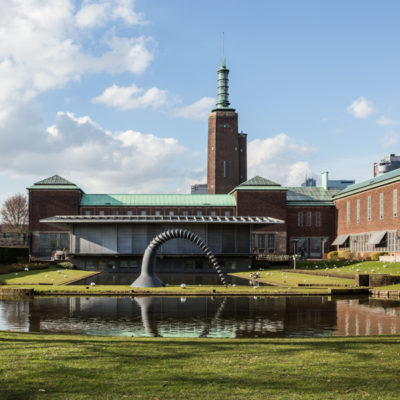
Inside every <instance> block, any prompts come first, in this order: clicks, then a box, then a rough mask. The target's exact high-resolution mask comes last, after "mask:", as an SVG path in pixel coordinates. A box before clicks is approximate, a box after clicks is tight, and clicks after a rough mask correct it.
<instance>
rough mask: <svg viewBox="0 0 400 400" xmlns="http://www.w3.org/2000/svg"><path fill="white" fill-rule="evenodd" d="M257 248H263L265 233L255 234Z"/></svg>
mask: <svg viewBox="0 0 400 400" xmlns="http://www.w3.org/2000/svg"><path fill="white" fill-rule="evenodd" d="M257 248H258V249H264V248H265V235H257Z"/></svg>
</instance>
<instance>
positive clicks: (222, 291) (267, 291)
mask: <svg viewBox="0 0 400 400" xmlns="http://www.w3.org/2000/svg"><path fill="white" fill-rule="evenodd" d="M7 287H18V288H24V289H34V293H35V294H36V295H52V294H54V295H57V294H59V295H63V294H64V295H90V294H97V295H112V294H121V295H133V294H144V295H148V294H152V295H159V296H161V295H167V296H168V295H175V296H193V295H216V296H218V295H221V296H237V295H243V296H245V295H247V296H249V295H250V296H257V295H278V294H285V295H286V294H287V295H290V294H299V295H326V294H329V289H328V288H326V287H323V288H320V287H312V288H306V287H293V288H290V287H280V286H260V287H258V288H257V289H254V288H253V287H249V286H234V287H232V286H229V287H227V288H226V287H224V286H219V285H214V286H197V285H187V286H186V287H185V288H182V287H180V286H166V287H160V288H131V287H130V286H126V285H115V286H113V285H96V286H83V285H68V286H62V285H55V286H47V285H46V286H38V285H18V286H13V285H9V286H7Z"/></svg>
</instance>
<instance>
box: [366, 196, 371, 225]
mask: <svg viewBox="0 0 400 400" xmlns="http://www.w3.org/2000/svg"><path fill="white" fill-rule="evenodd" d="M367 219H368V221H371V196H368V211H367Z"/></svg>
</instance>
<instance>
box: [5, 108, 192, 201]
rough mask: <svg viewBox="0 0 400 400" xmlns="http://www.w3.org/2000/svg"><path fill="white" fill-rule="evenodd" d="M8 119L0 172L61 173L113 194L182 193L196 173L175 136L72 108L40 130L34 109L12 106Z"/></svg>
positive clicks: (40, 175) (34, 176) (92, 189)
mask: <svg viewBox="0 0 400 400" xmlns="http://www.w3.org/2000/svg"><path fill="white" fill-rule="evenodd" d="M22 116H23V117H24V118H21V117H22ZM6 122H7V123H6V124H5V126H3V127H1V128H0V174H7V175H8V176H16V175H24V176H31V177H32V181H34V179H36V180H39V179H41V178H45V177H47V176H50V175H52V174H55V173H57V174H59V175H62V176H65V177H66V178H67V179H71V180H72V181H74V182H76V183H80V184H81V185H84V188H85V189H87V190H88V191H89V192H109V193H110V192H123V193H126V192H136V193H148V192H149V193H151V192H153V193H162V192H169V191H171V187H172V188H177V190H179V191H181V192H183V191H187V190H188V185H187V184H186V182H187V180H188V179H189V177H191V176H192V174H194V176H197V172H193V173H192V172H191V171H190V170H187V169H185V168H182V164H183V165H185V164H186V163H188V160H189V157H190V155H189V154H188V151H187V149H186V148H185V147H183V146H182V145H181V144H180V143H179V142H178V141H177V140H176V139H174V138H160V137H157V136H155V135H152V134H144V133H141V132H137V131H133V130H127V131H123V132H111V131H107V130H104V129H103V128H102V127H101V126H99V125H98V124H97V123H96V122H95V121H93V120H92V119H91V118H90V117H88V116H75V115H74V114H72V113H68V112H58V113H57V116H56V119H55V123H54V124H53V125H51V126H50V127H48V128H47V129H42V128H41V126H42V121H41V120H40V118H38V117H37V114H36V110H35V109H32V108H31V109H27V108H25V109H20V110H18V112H17V111H16V110H14V111H13V112H12V113H11V114H10V117H9V118H8V119H7V121H6ZM10 131H11V132H13V134H12V135H10V134H9V132H10ZM21 143H23V144H24V145H23V146H21Z"/></svg>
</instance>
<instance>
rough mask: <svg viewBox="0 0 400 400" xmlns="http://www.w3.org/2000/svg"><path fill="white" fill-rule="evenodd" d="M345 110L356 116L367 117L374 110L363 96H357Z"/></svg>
mask: <svg viewBox="0 0 400 400" xmlns="http://www.w3.org/2000/svg"><path fill="white" fill-rule="evenodd" d="M347 111H348V112H349V113H351V114H353V115H354V117H356V118H367V117H368V116H369V115H371V114H372V113H373V112H374V109H373V108H372V103H371V102H370V101H368V100H366V99H365V98H364V97H359V98H358V99H356V100H354V101H353V102H352V103H351V104H350V105H349V106H348V107H347Z"/></svg>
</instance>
